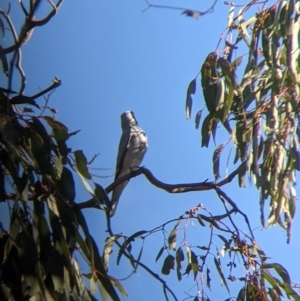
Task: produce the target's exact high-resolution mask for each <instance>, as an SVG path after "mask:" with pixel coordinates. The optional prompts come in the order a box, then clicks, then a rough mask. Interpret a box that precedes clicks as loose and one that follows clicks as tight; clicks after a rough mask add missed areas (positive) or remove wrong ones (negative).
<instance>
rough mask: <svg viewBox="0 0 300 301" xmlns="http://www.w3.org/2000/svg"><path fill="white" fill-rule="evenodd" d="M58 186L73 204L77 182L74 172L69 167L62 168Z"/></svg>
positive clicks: (64, 196)
mask: <svg viewBox="0 0 300 301" xmlns="http://www.w3.org/2000/svg"><path fill="white" fill-rule="evenodd" d="M58 187H59V191H60V193H61V195H62V197H63V198H64V199H66V200H67V201H68V202H69V203H70V204H73V203H74V201H75V197H76V191H75V182H74V178H73V174H72V172H71V171H70V170H69V169H68V168H67V167H63V169H62V173H61V178H60V180H59V181H58Z"/></svg>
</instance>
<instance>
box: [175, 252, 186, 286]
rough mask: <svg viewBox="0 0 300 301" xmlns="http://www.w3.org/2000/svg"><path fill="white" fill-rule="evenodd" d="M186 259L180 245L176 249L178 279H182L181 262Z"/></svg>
mask: <svg viewBox="0 0 300 301" xmlns="http://www.w3.org/2000/svg"><path fill="white" fill-rule="evenodd" d="M182 261H184V253H183V251H182V248H181V247H179V248H178V249H177V251H176V274H177V279H178V281H180V280H181V272H180V270H181V268H182V266H181V262H182Z"/></svg>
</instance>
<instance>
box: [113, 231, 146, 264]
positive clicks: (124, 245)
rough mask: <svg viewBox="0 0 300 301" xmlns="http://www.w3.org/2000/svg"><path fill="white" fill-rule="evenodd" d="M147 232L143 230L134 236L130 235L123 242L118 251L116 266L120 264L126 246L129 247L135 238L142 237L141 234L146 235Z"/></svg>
mask: <svg viewBox="0 0 300 301" xmlns="http://www.w3.org/2000/svg"><path fill="white" fill-rule="evenodd" d="M147 232H148V231H145V230H141V231H138V232H136V233H134V234H132V235H131V236H129V237H128V238H127V239H126V240H125V241H124V243H123V244H122V246H121V248H120V251H119V256H118V258H117V265H119V263H120V260H121V257H122V255H123V253H124V251H125V249H126V248H127V246H129V244H130V243H131V242H132V241H134V239H135V238H137V237H139V236H142V235H143V234H145V233H147Z"/></svg>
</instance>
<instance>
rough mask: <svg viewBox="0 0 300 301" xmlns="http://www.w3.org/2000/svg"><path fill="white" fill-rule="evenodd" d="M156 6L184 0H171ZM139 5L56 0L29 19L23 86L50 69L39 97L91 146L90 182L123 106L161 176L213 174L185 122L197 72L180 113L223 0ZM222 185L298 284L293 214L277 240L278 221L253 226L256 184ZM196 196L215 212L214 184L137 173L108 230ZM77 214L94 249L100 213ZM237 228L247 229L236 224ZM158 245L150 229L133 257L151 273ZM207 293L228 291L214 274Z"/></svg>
mask: <svg viewBox="0 0 300 301" xmlns="http://www.w3.org/2000/svg"><path fill="white" fill-rule="evenodd" d="M4 2H5V3H7V2H8V1H6V0H4ZM160 4H163V3H162V2H160ZM164 4H172V5H178V6H183V3H182V2H180V1H175V2H174V1H166V2H164ZM210 5H211V1H205V2H204V1H203V2H201V3H200V4H199V3H198V2H196V1H188V2H187V3H184V6H187V7H191V8H197V9H199V10H202V11H204V10H206V9H207V8H208V7H209V6H210ZM146 7H147V5H146V2H144V1H142V0H139V1H117V0H116V1H102V0H98V1H96V0H90V1H88V2H85V1H73V2H71V1H66V2H65V3H64V4H63V5H62V7H61V9H60V10H59V12H58V14H57V15H56V16H55V17H54V18H53V19H52V20H51V22H49V23H48V24H47V25H46V26H43V27H41V28H36V29H35V32H34V34H33V38H32V39H31V40H30V41H29V42H28V44H26V45H25V46H24V48H23V67H24V70H25V72H26V76H27V86H26V90H25V93H26V95H29V96H30V95H33V94H35V93H37V92H38V91H39V90H40V89H43V88H45V87H47V86H49V85H50V83H51V80H52V79H53V78H54V76H57V77H58V78H60V79H61V80H62V85H61V87H60V88H58V89H57V90H56V91H55V93H54V94H53V95H52V96H51V98H50V104H49V105H50V106H51V107H54V108H56V109H57V110H58V113H57V118H58V120H60V121H61V122H63V123H64V124H66V125H67V126H68V128H69V130H70V131H76V130H79V129H80V130H81V131H80V132H79V133H78V134H77V135H76V136H73V137H72V138H71V140H70V147H71V148H72V150H74V151H75V150H77V149H82V150H83V151H84V153H85V154H86V156H87V158H88V159H91V158H92V156H93V155H94V154H98V153H100V155H99V157H98V158H97V159H96V160H95V162H94V165H93V167H96V168H101V170H95V171H93V173H94V174H97V175H99V176H101V178H95V181H96V182H98V183H99V184H101V185H102V186H103V187H106V186H107V185H109V184H110V183H111V182H112V181H113V179H114V177H113V174H114V169H115V161H116V156H117V149H118V144H119V139H120V135H121V127H120V115H121V113H122V112H124V111H126V110H132V111H134V113H135V115H136V118H137V120H138V121H139V125H140V126H141V127H142V128H143V129H144V130H145V132H146V133H147V135H148V138H149V149H148V152H147V154H146V156H145V159H144V162H143V165H145V166H146V167H147V168H149V169H150V170H151V171H152V172H153V174H154V175H155V176H156V177H157V178H158V179H159V180H161V181H163V182H166V183H171V184H172V183H189V182H200V181H204V180H206V179H209V180H213V172H212V152H213V150H214V147H215V146H214V145H213V143H211V145H210V147H209V149H205V148H201V147H200V146H201V144H200V143H201V142H200V131H199V130H195V128H194V121H193V118H194V115H195V112H196V111H197V110H200V109H202V108H204V100H203V96H202V93H201V90H200V83H199V80H198V82H197V88H198V89H197V93H196V95H195V97H194V106H193V112H192V116H193V117H192V120H189V121H187V120H186V119H185V109H184V106H185V95H186V89H187V86H188V84H189V82H190V81H191V80H192V79H193V78H194V77H195V76H196V75H197V73H198V71H199V70H200V68H201V64H202V63H203V61H204V59H205V57H206V56H207V54H208V53H210V52H212V51H214V50H215V48H216V46H217V44H218V41H219V38H220V35H221V33H222V32H223V30H224V29H225V27H226V26H227V15H228V7H227V6H225V5H224V4H223V2H222V1H219V2H218V3H217V5H216V7H215V11H214V12H213V13H212V14H207V15H206V16H204V17H203V18H200V19H199V20H195V19H192V18H187V17H185V16H183V15H180V11H176V10H168V9H155V8H150V9H149V10H147V11H146V12H144V13H142V11H143V10H144V9H145V8H146ZM46 11H47V9H46V7H42V8H41V10H40V12H39V14H40V16H42V15H43V13H45V12H46ZM39 14H38V15H37V17H39ZM12 17H13V18H15V20H19V17H20V14H19V8H18V7H17V6H16V5H14V6H12ZM17 87H18V84H17V82H16V88H17ZM39 103H40V104H43V100H42V99H39ZM205 115H206V111H205V113H204V116H205ZM227 139H228V136H227V135H226V133H225V131H222V130H221V131H220V134H219V132H218V135H217V145H218V144H220V143H222V142H224V141H226V140H227ZM230 147H233V145H230V144H229V146H228V150H226V151H225V152H224V154H223V155H224V156H223V157H222V164H221V166H222V169H221V175H222V177H225V175H226V173H225V169H226V161H227V155H228V153H229V149H230ZM232 160H233V156H232V157H231V161H232ZM232 170H233V167H232V165H231V169H230V171H232ZM77 183H78V188H77V196H76V201H77V202H81V201H85V200H87V199H88V198H89V196H88V194H87V193H86V192H85V191H84V188H83V187H82V185H81V183H80V180H79V179H77ZM224 191H225V192H226V193H227V194H228V195H229V196H230V197H231V198H232V199H233V200H234V201H235V202H236V203H237V205H238V206H239V207H240V209H241V210H243V211H244V212H246V213H247V214H248V215H249V218H250V219H251V225H252V228H253V229H255V232H254V233H255V235H256V238H257V243H258V244H259V245H260V246H261V247H262V248H263V249H264V250H265V252H266V253H267V255H268V256H269V257H271V258H273V259H274V260H271V261H275V262H279V263H282V264H283V265H284V266H285V267H286V268H287V269H288V270H289V272H290V274H291V275H292V277H293V280H294V282H297V283H300V277H299V274H298V267H299V263H300V260H299V252H298V250H299V247H300V239H299V233H298V232H297V229H299V228H300V225H299V223H300V222H299V218H298V215H297V216H296V218H295V221H294V224H293V236H292V241H291V244H290V245H286V237H285V232H284V231H283V230H282V229H281V228H279V227H278V226H276V227H273V228H271V229H262V228H261V226H260V218H259V216H260V213H259V194H258V191H257V190H256V188H255V187H252V186H251V184H250V183H249V182H248V183H247V188H243V189H240V188H238V183H237V179H235V180H234V181H233V182H232V183H230V184H228V185H227V186H226V187H224ZM199 203H203V204H204V206H205V207H206V208H207V209H208V210H210V211H211V212H212V213H221V212H222V211H221V210H222V207H221V206H220V201H219V199H218V198H217V197H216V195H215V194H214V193H213V192H197V193H196V192H192V193H187V194H179V195H171V194H168V193H167V192H165V191H163V190H159V189H157V188H156V187H154V186H152V185H151V184H150V183H149V182H148V181H147V180H146V178H145V177H143V176H139V177H136V178H134V179H132V180H131V181H130V183H129V184H128V186H127V187H126V189H125V190H124V193H123V195H122V197H121V200H120V203H119V206H118V210H117V213H116V215H115V217H114V218H113V221H112V227H113V230H114V231H115V233H119V232H123V233H125V234H126V235H128V236H130V235H131V234H133V233H134V232H136V231H138V230H144V229H145V230H149V229H152V228H154V227H155V226H158V225H160V224H162V223H164V222H165V221H167V220H170V219H173V218H176V217H178V216H180V215H181V214H183V213H184V212H185V211H186V210H189V209H190V208H192V207H194V206H196V205H198V204H199ZM85 216H86V219H87V220H88V223H89V226H90V230H91V233H92V234H93V236H94V237H95V239H96V241H97V242H98V244H99V246H100V249H101V246H102V245H103V241H104V239H105V237H106V233H105V220H104V214H103V212H101V211H96V210H92V209H86V211H85ZM189 227H190V229H189V235H190V237H189V238H190V239H191V241H193V242H194V243H195V244H196V243H198V244H200V245H205V239H206V235H207V234H205V233H204V231H203V233H202V232H199V227H198V228H197V227H195V228H193V225H192V224H190V225H189ZM241 227H242V229H243V230H244V231H245V232H247V228H246V226H245V224H243V223H242V222H241ZM170 229H171V228H169V229H168V230H170ZM201 231H202V230H201ZM202 235H203V236H202ZM202 237H203V240H204V241H202ZM162 243H163V237H162V235H160V234H157V235H156V236H155V237H153V238H150V239H149V240H148V239H147V240H146V242H145V247H144V253H143V256H142V261H143V262H144V263H146V264H149V266H150V267H151V268H153V270H154V271H155V272H156V273H160V270H161V266H162V259H160V261H159V262H158V264H155V257H156V254H157V252H158V251H159V249H160V248H161V246H162ZM138 250H139V249H138V248H137V252H138ZM115 253H116V252H115ZM213 269H214V266H213V265H212V266H211V270H213ZM130 271H131V270H130V268H129V266H128V264H127V263H126V262H125V260H124V259H123V260H122V264H121V266H120V267H116V266H115V264H114V262H111V267H110V273H111V274H112V275H113V276H115V277H116V278H125V277H127V276H128V275H129V273H130ZM161 277H162V278H163V279H164V280H166V281H167V282H168V283H169V284H170V287H171V288H172V289H173V290H174V291H175V293H177V294H178V297H179V299H180V300H182V299H183V298H185V297H187V295H186V294H185V293H183V292H184V291H185V292H189V290H190V289H192V290H191V291H190V294H192V295H194V294H195V288H194V287H193V281H192V277H191V276H190V277H189V279H188V281H182V282H181V283H178V282H177V280H176V276H175V272H173V273H172V274H171V275H169V276H168V277H165V276H162V275H161ZM123 284H124V286H125V287H126V289H127V291H128V293H129V297H128V300H141V298H142V299H143V300H146V301H148V300H163V293H162V289H161V286H160V285H159V284H158V283H157V282H156V281H154V280H152V278H151V277H149V276H148V275H146V273H145V272H144V271H143V270H142V269H138V271H137V273H136V274H135V275H133V276H132V277H130V278H129V279H127V280H126V281H124V282H123ZM239 287H241V284H239ZM211 294H212V295H211V296H212V298H211V300H216V299H217V298H218V299H220V300H222V299H223V300H225V299H226V298H228V297H229V296H227V293H226V290H225V289H224V288H223V287H221V285H220V282H219V281H218V278H214V283H213V284H212V292H211Z"/></svg>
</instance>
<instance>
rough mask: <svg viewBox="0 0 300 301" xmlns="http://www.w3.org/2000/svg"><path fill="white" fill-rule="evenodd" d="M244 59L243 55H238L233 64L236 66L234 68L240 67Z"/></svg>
mask: <svg viewBox="0 0 300 301" xmlns="http://www.w3.org/2000/svg"><path fill="white" fill-rule="evenodd" d="M242 61H243V56H242V55H241V56H239V57H237V58H236V59H235V60H234V61H233V62H232V63H231V66H232V68H234V70H236V69H237V68H238V66H239V65H240V64H241V63H242Z"/></svg>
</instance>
